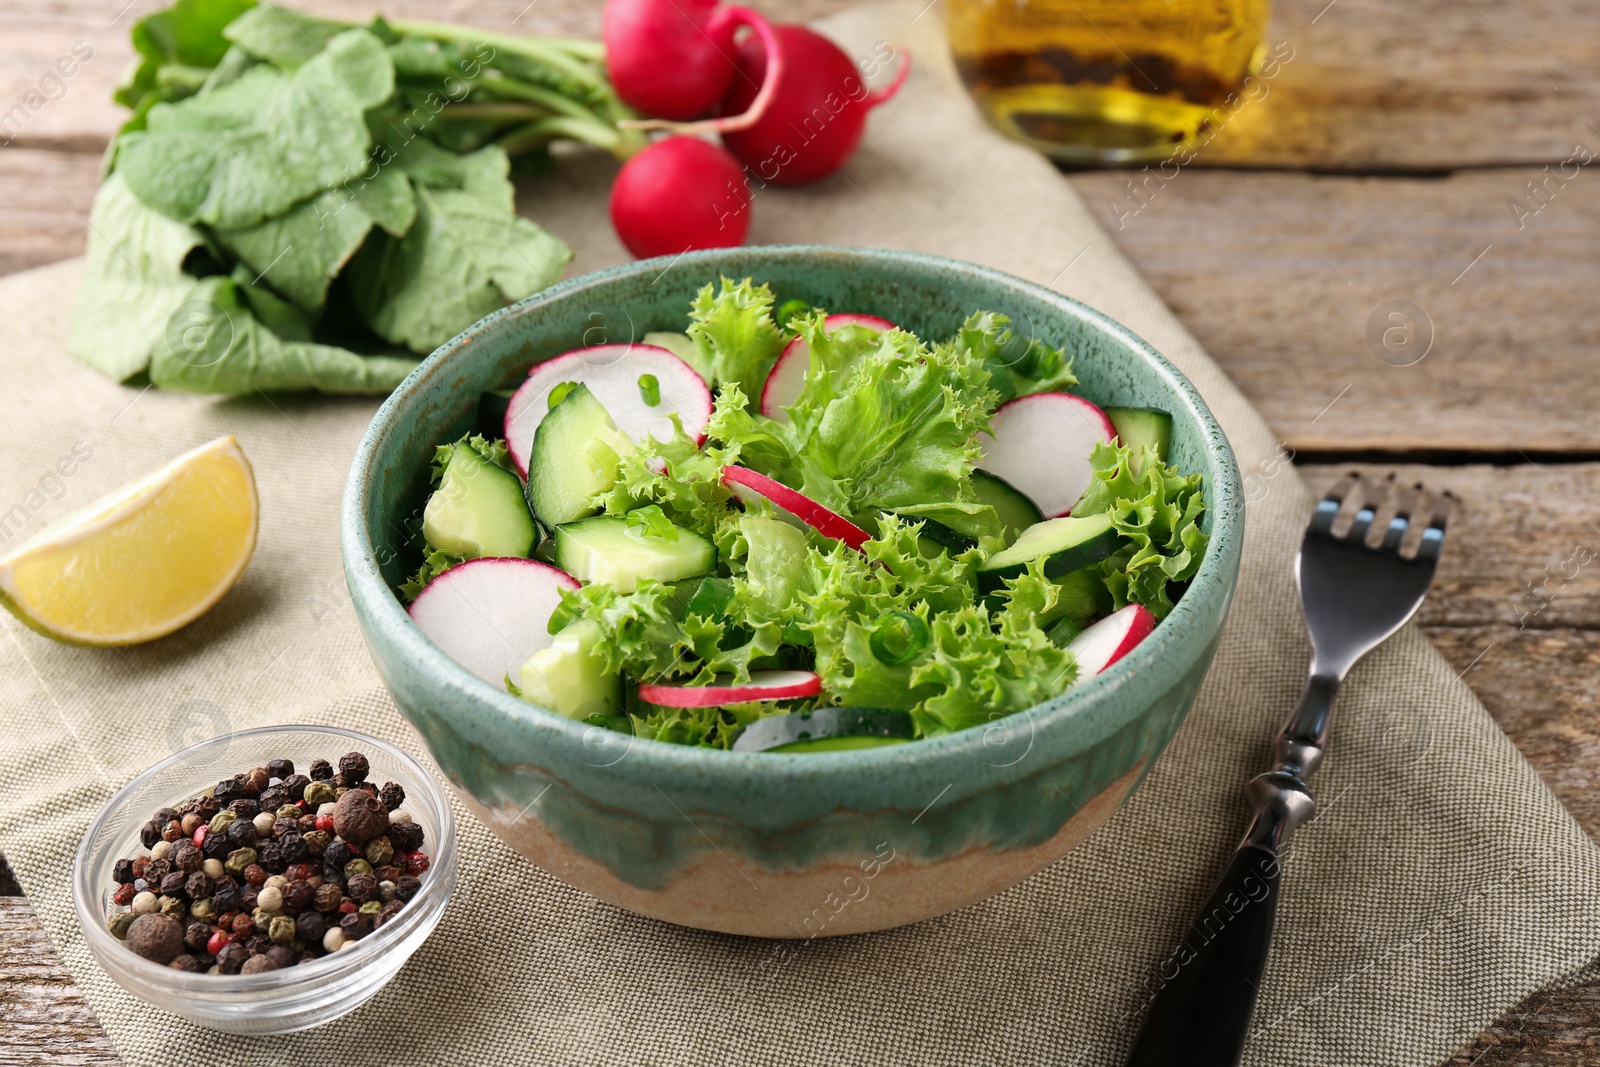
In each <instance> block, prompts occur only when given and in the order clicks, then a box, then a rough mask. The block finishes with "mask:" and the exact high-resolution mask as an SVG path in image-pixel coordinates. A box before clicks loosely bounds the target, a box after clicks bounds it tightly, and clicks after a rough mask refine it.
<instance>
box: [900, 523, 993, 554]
mask: <svg viewBox="0 0 1600 1067" xmlns="http://www.w3.org/2000/svg"><path fill="white" fill-rule="evenodd" d="M911 521H912V522H920V523H922V532H921V533H920V534H918V535H917V551H918V552H920V553H921V554H922V555H923V556H924V557H925V558H928V559H932V558H933V557H934V556H937V555H938V554H939V553H941V552H956V553H960V552H965V551H966V550H967V549H969V548H976V547H977V545H978V542H977V540H976V539H974V538H971V537H968V536H967V535H966V534H964V533H962V532H961V531H960V530H954V529H951V528H950V527H948V526H946V525H945V524H944V523H942V522H938V521H937V520H934V519H925V518H922V517H920V516H918V517H916V518H913V519H912V520H911Z"/></svg>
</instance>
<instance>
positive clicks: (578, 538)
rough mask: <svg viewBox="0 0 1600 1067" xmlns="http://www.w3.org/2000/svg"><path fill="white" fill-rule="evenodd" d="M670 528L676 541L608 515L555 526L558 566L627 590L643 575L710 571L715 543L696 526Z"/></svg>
mask: <svg viewBox="0 0 1600 1067" xmlns="http://www.w3.org/2000/svg"><path fill="white" fill-rule="evenodd" d="M563 403H565V401H563ZM672 529H673V530H674V531H676V533H677V537H676V539H674V540H669V539H667V538H665V537H656V536H653V535H651V534H647V533H645V532H644V527H642V526H629V525H628V522H627V520H626V519H622V518H615V517H612V516H609V515H602V516H597V517H596V518H592V519H582V520H580V521H578V522H569V523H567V524H566V525H564V526H558V527H556V533H555V542H556V566H558V567H560V568H561V569H562V570H564V571H566V572H567V573H568V574H570V575H572V576H573V577H574V578H577V579H578V580H579V581H581V582H603V583H605V584H606V585H609V586H611V587H612V588H613V589H615V590H616V591H617V592H619V593H624V594H626V593H631V592H633V591H634V590H635V589H637V588H638V586H639V580H640V579H642V578H654V579H656V580H657V581H661V582H675V581H677V580H679V579H680V578H693V577H696V576H697V575H701V574H709V573H711V571H712V570H714V569H715V568H716V565H717V550H716V548H715V546H713V545H712V544H711V542H710V541H707V540H706V539H705V538H704V537H701V536H700V535H699V534H697V533H694V532H693V531H690V530H685V529H683V528H682V527H680V526H674V527H673V528H672Z"/></svg>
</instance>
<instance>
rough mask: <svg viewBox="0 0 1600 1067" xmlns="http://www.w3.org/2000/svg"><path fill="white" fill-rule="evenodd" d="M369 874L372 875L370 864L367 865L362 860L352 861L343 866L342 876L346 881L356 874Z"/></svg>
mask: <svg viewBox="0 0 1600 1067" xmlns="http://www.w3.org/2000/svg"><path fill="white" fill-rule="evenodd" d="M371 873H372V864H370V863H368V862H367V861H366V860H364V859H353V860H351V861H350V862H349V863H347V864H345V865H344V876H345V878H347V879H348V878H352V877H354V876H355V875H358V874H371Z"/></svg>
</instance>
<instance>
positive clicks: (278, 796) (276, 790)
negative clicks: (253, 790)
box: [261, 785, 294, 811]
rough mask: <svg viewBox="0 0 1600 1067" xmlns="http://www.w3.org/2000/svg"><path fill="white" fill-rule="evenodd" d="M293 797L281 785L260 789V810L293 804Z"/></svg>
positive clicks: (274, 809)
mask: <svg viewBox="0 0 1600 1067" xmlns="http://www.w3.org/2000/svg"><path fill="white" fill-rule="evenodd" d="M293 803H294V798H293V797H291V796H290V795H289V791H288V790H287V789H285V788H284V787H283V786H281V785H275V786H270V787H268V788H266V789H263V790H262V791H261V810H262V811H277V810H278V809H279V808H281V807H283V806H284V805H285V804H293Z"/></svg>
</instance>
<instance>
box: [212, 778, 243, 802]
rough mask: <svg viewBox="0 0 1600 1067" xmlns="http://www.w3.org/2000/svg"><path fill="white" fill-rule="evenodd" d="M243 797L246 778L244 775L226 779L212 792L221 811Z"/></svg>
mask: <svg viewBox="0 0 1600 1067" xmlns="http://www.w3.org/2000/svg"><path fill="white" fill-rule="evenodd" d="M243 796H244V778H243V776H242V775H241V776H239V777H237V778H224V779H223V780H222V781H220V782H218V783H217V787H216V788H215V789H213V790H212V791H211V798H212V799H213V800H215V801H216V802H217V805H218V808H219V810H220V809H221V808H222V807H225V806H226V805H228V804H232V803H233V802H234V801H235V800H238V799H240V798H241V797H243Z"/></svg>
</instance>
